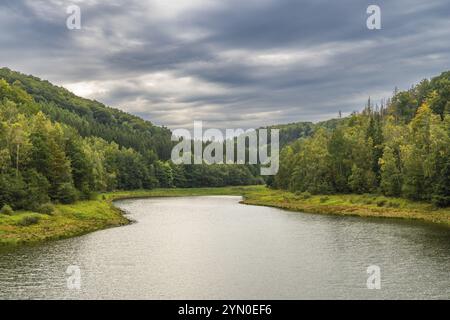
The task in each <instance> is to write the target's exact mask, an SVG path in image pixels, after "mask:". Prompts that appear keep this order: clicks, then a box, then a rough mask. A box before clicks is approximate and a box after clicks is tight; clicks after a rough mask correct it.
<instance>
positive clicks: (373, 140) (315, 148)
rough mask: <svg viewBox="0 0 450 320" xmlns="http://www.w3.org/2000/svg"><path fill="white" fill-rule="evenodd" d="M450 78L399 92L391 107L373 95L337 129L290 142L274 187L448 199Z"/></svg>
mask: <svg viewBox="0 0 450 320" xmlns="http://www.w3.org/2000/svg"><path fill="white" fill-rule="evenodd" d="M449 84H450V72H446V73H443V74H442V75H441V76H439V77H436V78H434V79H432V80H431V81H428V80H424V81H422V82H421V83H420V84H419V85H417V86H416V87H414V88H412V89H411V90H408V91H404V92H396V93H395V95H394V97H393V98H392V100H391V101H390V102H389V103H388V105H387V108H384V106H383V107H381V108H373V106H372V105H371V103H370V101H369V103H368V105H367V106H366V108H365V109H364V110H363V112H361V113H359V114H358V113H354V114H353V115H351V116H350V117H348V118H347V119H342V121H340V122H338V124H337V125H336V126H335V127H334V128H333V129H332V130H331V131H330V130H325V129H317V130H315V131H314V132H313V133H312V135H311V136H309V137H303V138H301V139H299V140H297V141H295V142H294V143H291V144H288V145H286V146H285V147H284V148H283V149H282V151H281V153H280V162H281V163H280V170H279V172H278V174H277V175H276V176H275V177H274V178H273V180H272V181H271V186H272V187H275V188H280V189H286V190H290V191H294V192H298V193H302V192H305V191H307V192H310V193H312V194H330V193H348V192H352V193H357V194H363V193H371V192H377V191H381V192H382V193H383V194H384V195H387V196H403V197H406V198H408V199H412V200H426V201H433V203H434V204H435V205H436V206H449V205H450V173H449V171H450V164H449V163H450V148H449V145H450V115H449V114H447V111H446V110H447V107H448V106H450V102H449V101H450V100H449V99H450V95H449V94H450V91H449V88H450V86H449ZM449 111H450V110H449ZM366 202H367V203H366V204H372V203H375V202H374V201H373V200H372V199H366ZM377 205H378V206H386V205H388V204H386V203H384V202H378V203H377ZM392 205H393V206H395V204H392Z"/></svg>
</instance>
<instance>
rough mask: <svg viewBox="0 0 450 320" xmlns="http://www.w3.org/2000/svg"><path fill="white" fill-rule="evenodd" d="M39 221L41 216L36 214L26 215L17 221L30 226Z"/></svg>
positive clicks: (21, 224) (20, 224)
mask: <svg viewBox="0 0 450 320" xmlns="http://www.w3.org/2000/svg"><path fill="white" fill-rule="evenodd" d="M38 222H39V217H36V216H25V217H23V218H22V219H21V220H19V221H18V222H17V225H18V226H21V227H28V226H31V225H33V224H37V223H38Z"/></svg>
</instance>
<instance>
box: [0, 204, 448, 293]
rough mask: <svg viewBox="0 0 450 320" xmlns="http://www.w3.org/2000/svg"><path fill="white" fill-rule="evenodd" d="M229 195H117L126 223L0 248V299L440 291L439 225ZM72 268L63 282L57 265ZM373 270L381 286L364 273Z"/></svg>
mask: <svg viewBox="0 0 450 320" xmlns="http://www.w3.org/2000/svg"><path fill="white" fill-rule="evenodd" d="M238 201H239V198H238V197H226V196H223V197H222V196H221V197H186V198H156V199H145V200H129V201H121V202H119V203H118V204H117V205H118V206H120V207H121V208H123V209H125V210H126V211H127V212H130V218H132V219H134V220H136V221H137V223H134V224H131V225H129V226H125V227H120V228H114V229H108V230H103V231H99V232H95V233H92V234H89V235H86V236H82V237H78V238H73V239H68V240H62V241H57V242H52V243H48V244H45V245H40V246H35V247H22V248H19V249H15V250H14V251H11V250H10V251H5V252H2V253H0V298H3V299H11V298H21V299H22V298H24V299H30V298H31V299H34V298H45V299H59V298H64V299H68V298H70V299H315V298H318V299H327V298H329V299H334V298H338V299H359V298H361V299H378V298H394V299H405V298H413V299H416V298H418V299H422V298H431V299H437V298H441V299H442V298H443V299H449V298H450V278H449V267H450V230H448V229H446V228H440V227H434V226H430V225H424V224H420V223H410V222H409V223H407V222H401V221H400V222H399V221H393V220H379V219H362V218H351V217H336V216H322V215H312V214H303V213H293V212H286V211H282V210H279V209H274V208H266V207H255V206H245V205H241V204H238ZM70 265H76V266H79V267H80V269H81V289H80V290H69V289H67V278H68V277H69V276H68V275H67V274H66V269H67V267H68V266H70ZM370 265H378V266H380V268H381V279H382V281H381V285H382V287H381V290H368V289H367V287H366V280H367V277H368V276H369V275H368V274H367V273H366V269H367V267H368V266H370Z"/></svg>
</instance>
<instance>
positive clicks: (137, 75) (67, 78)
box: [0, 0, 450, 128]
mask: <svg viewBox="0 0 450 320" xmlns="http://www.w3.org/2000/svg"><path fill="white" fill-rule="evenodd" d="M71 4H76V5H78V6H80V8H81V13H82V29H81V30H68V29H67V28H66V18H67V16H68V14H67V13H66V8H67V6H68V5H71ZM370 4H377V5H379V6H380V8H381V18H382V29H381V30H368V29H367V27H366V19H367V17H368V15H367V13H366V9H367V7H368V6H369V5H370ZM449 16H450V3H449V2H448V0H435V1H428V2H425V1H422V0H420V1H419V0H396V1H387V0H383V1H378V0H376V1H361V0H341V1H322V0H247V1H242V0H239V1H237V0H186V1H182V0H150V1H142V0H135V1H124V0H123V1H122V0H115V1H98V0H85V1H82V0H78V1H76V0H72V1H66V0H47V1H44V0H28V1H25V0H19V1H18V0H14V1H13V0H4V1H2V2H1V3H0V28H1V30H2V31H1V32H0V61H1V63H0V64H1V65H2V66H6V67H9V68H11V69H14V70H17V71H21V72H24V73H27V74H33V75H36V76H39V77H41V78H44V79H47V80H49V81H51V82H54V83H56V84H58V85H62V86H65V87H67V88H68V89H69V90H72V91H74V92H75V93H76V94H79V95H81V96H85V97H88V98H92V99H96V100H99V101H102V102H104V103H106V104H108V105H111V106H113V107H117V108H120V109H123V110H125V111H128V112H131V113H134V114H136V115H139V116H142V117H143V118H145V119H148V120H150V121H152V122H154V123H156V124H160V125H166V126H168V127H170V128H178V127H191V126H192V122H193V120H203V121H205V122H206V126H210V127H218V128H235V127H243V128H249V127H259V126H263V125H268V124H278V123H288V122H296V121H319V120H325V119H328V118H331V117H335V116H336V115H337V113H338V112H339V110H341V111H342V112H343V113H344V114H348V113H350V112H352V111H354V110H359V109H361V108H362V107H363V105H364V103H365V101H366V100H367V98H368V97H369V96H371V97H372V99H373V100H375V101H377V100H379V99H382V98H388V97H389V96H390V94H391V92H392V90H393V89H394V88H395V87H399V88H401V89H406V88H408V87H409V86H410V85H412V84H414V83H417V82H418V81H420V80H421V79H423V78H426V77H431V76H434V75H437V74H439V73H440V72H442V71H445V70H446V69H448V66H449V65H450V54H449V53H450V42H449V41H448V39H450V19H449Z"/></svg>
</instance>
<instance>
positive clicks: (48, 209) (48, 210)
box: [36, 202, 55, 214]
mask: <svg viewBox="0 0 450 320" xmlns="http://www.w3.org/2000/svg"><path fill="white" fill-rule="evenodd" d="M54 211H55V206H54V205H53V204H52V203H50V202H47V203H44V204H41V205H40V206H39V207H38V208H37V210H36V212H39V213H42V214H52V213H53V212H54Z"/></svg>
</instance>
